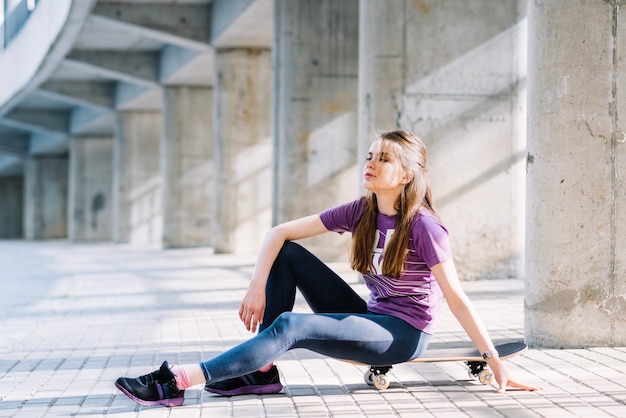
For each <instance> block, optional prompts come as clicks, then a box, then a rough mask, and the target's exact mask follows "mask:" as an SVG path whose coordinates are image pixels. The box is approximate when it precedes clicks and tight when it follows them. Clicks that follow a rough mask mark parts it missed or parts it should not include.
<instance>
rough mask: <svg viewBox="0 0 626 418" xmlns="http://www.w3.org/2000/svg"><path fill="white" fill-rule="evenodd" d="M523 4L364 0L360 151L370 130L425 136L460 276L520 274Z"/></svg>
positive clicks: (437, 196) (433, 180)
mask: <svg viewBox="0 0 626 418" xmlns="http://www.w3.org/2000/svg"><path fill="white" fill-rule="evenodd" d="M524 3H525V2H522V1H517V0H509V1H502V2H496V3H494V2H490V1H472V2H467V1H452V2H409V1H406V2H393V3H391V4H390V3H389V2H385V1H371V2H361V5H360V6H361V8H360V11H359V13H360V14H361V21H360V25H361V28H360V56H359V60H360V65H359V125H360V128H359V135H360V138H359V149H360V153H361V154H363V155H365V152H366V150H367V147H368V146H369V142H370V141H371V140H372V138H373V137H374V135H375V132H376V131H377V130H388V129H395V128H396V127H400V128H403V129H407V130H410V131H413V132H415V133H416V134H418V135H419V136H420V137H422V139H424V141H425V142H426V145H427V147H428V151H429V163H428V169H429V176H430V181H431V185H432V187H433V194H434V199H435V205H436V207H437V208H438V209H439V211H440V214H441V216H442V218H443V220H444V222H445V223H446V225H447V226H448V227H449V229H450V231H451V239H452V244H453V247H454V249H455V254H456V261H457V267H458V269H459V271H460V273H461V276H462V277H463V279H469V280H472V279H477V278H482V279H498V278H500V279H501V278H506V277H520V276H521V275H522V274H523V271H522V264H523V263H522V262H521V260H522V259H523V246H524V230H523V208H522V206H521V204H520V203H521V202H522V201H523V198H524V191H523V179H524V172H523V157H524V155H525V153H524V152H523V149H524V142H525V138H524V135H525V130H524V127H523V120H524V107H523V100H520V97H522V98H523V97H524V93H525V92H524V87H523V78H524V72H523V68H524V67H523V65H520V61H524V57H525V49H524V48H525V40H526V39H525V36H526V34H525V7H524ZM468 17H470V18H468ZM472 17H474V18H472ZM477 21H480V24H479V25H477V24H476V22H477ZM381 29H382V30H381ZM387 29H389V30H387ZM391 29H393V30H391ZM382 33H384V36H383V35H382Z"/></svg>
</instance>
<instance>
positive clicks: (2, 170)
mask: <svg viewBox="0 0 626 418" xmlns="http://www.w3.org/2000/svg"><path fill="white" fill-rule="evenodd" d="M23 160H24V159H23V158H19V157H16V156H13V155H0V177H10V176H21V175H22V174H23V172H24V162H23Z"/></svg>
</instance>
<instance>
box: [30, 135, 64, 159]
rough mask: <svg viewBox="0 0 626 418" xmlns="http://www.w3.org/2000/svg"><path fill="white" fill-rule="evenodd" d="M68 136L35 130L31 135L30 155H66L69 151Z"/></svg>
mask: <svg viewBox="0 0 626 418" xmlns="http://www.w3.org/2000/svg"><path fill="white" fill-rule="evenodd" d="M67 144H68V138H67V135H65V134H51V133H48V132H35V133H33V134H32V135H31V137H30V147H29V151H30V153H29V155H33V156H46V155H65V154H67V151H68V145H67Z"/></svg>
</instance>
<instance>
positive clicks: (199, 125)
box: [161, 87, 215, 248]
mask: <svg viewBox="0 0 626 418" xmlns="http://www.w3.org/2000/svg"><path fill="white" fill-rule="evenodd" d="M212 99H213V92H212V90H211V89H210V88H202V87H166V88H165V89H164V100H163V136H162V143H161V175H162V179H163V246H164V247H166V248H172V247H196V246H203V245H209V244H210V233H211V229H210V225H211V216H210V210H211V199H212V198H214V196H215V194H214V191H213V190H212V187H211V178H212V175H213V166H212V164H213V161H212V154H213V132H212V130H213V123H212V119H213V118H212V115H211V113H212V107H213V105H212Z"/></svg>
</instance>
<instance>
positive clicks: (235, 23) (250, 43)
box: [211, 0, 274, 49]
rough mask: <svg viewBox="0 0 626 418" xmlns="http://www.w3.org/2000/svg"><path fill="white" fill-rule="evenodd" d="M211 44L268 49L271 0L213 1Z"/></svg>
mask: <svg viewBox="0 0 626 418" xmlns="http://www.w3.org/2000/svg"><path fill="white" fill-rule="evenodd" d="M211 19H212V23H211V44H212V45H214V46H215V47H220V48H236V47H245V48H263V49H265V48H271V46H272V42H273V35H274V2H273V0H213V14H212V16H211Z"/></svg>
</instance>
